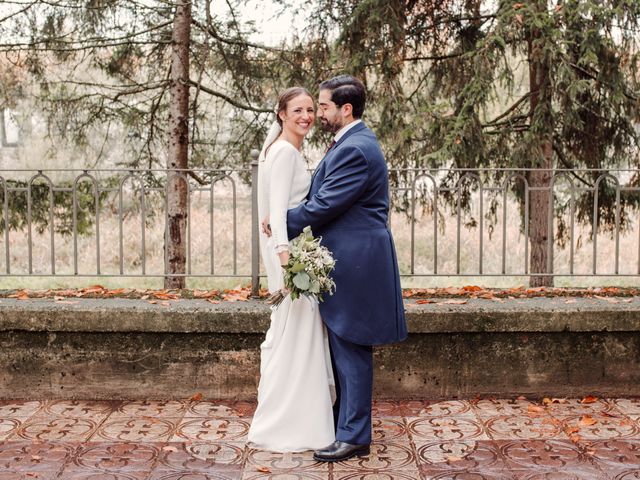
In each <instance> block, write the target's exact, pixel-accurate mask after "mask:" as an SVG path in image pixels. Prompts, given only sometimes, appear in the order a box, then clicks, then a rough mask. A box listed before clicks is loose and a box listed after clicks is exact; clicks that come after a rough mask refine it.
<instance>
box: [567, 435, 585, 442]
mask: <svg viewBox="0 0 640 480" xmlns="http://www.w3.org/2000/svg"><path fill="white" fill-rule="evenodd" d="M580 439H582V437H581V436H580V435H570V436H569V440H571V441H572V442H573V443H578V442H579V441H580Z"/></svg>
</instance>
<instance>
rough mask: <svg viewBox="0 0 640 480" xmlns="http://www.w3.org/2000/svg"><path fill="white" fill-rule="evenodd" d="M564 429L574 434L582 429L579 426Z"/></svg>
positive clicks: (567, 432)
mask: <svg viewBox="0 0 640 480" xmlns="http://www.w3.org/2000/svg"><path fill="white" fill-rule="evenodd" d="M564 431H565V433H566V434H567V435H573V434H574V433H578V432H579V431H580V429H579V428H578V427H567V428H566V429H565V430H564Z"/></svg>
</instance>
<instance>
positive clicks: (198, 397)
mask: <svg viewBox="0 0 640 480" xmlns="http://www.w3.org/2000/svg"><path fill="white" fill-rule="evenodd" d="M200 400H202V393H200V392H198V393H196V394H195V395H193V397H191V401H192V402H199V401H200Z"/></svg>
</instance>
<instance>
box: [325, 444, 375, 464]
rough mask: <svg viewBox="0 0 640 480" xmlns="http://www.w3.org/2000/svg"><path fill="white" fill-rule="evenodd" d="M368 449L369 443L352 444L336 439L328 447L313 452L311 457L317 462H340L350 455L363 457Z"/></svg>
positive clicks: (367, 452)
mask: <svg viewBox="0 0 640 480" xmlns="http://www.w3.org/2000/svg"><path fill="white" fill-rule="evenodd" d="M370 451H371V449H370V448H369V445H353V444H351V443H346V442H341V441H340V440H336V441H335V442H333V443H332V444H331V445H329V446H328V447H325V448H321V449H320V450H316V451H315V452H313V459H314V460H316V461H318V462H341V461H342V460H347V459H349V458H351V457H364V456H366V455H369V452H370Z"/></svg>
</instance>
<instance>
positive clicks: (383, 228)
mask: <svg viewBox="0 0 640 480" xmlns="http://www.w3.org/2000/svg"><path fill="white" fill-rule="evenodd" d="M388 214H389V176H388V171H387V165H386V162H385V160H384V156H383V154H382V150H381V149H380V145H379V144H378V140H377V139H376V136H375V135H374V133H373V132H372V131H371V130H370V129H369V128H367V127H366V126H365V125H364V123H360V124H358V125H355V126H354V127H352V128H351V129H349V130H348V131H347V132H346V133H345V135H344V136H343V137H342V138H340V140H339V141H338V142H337V143H336V144H335V145H334V146H333V147H332V148H331V150H329V152H328V153H327V154H326V155H325V157H324V159H323V160H322V162H320V165H318V168H317V169H316V172H315V174H314V177H313V179H312V182H311V188H310V190H309V195H308V197H307V202H306V203H303V204H301V205H299V206H298V207H296V208H293V209H291V210H289V211H288V214H287V230H288V232H287V233H288V235H289V238H290V239H292V238H295V237H296V236H297V235H299V234H300V233H301V232H302V229H303V228H304V227H305V226H307V225H310V226H311V230H312V231H313V234H314V236H322V245H324V246H326V247H327V248H328V249H329V250H331V252H332V253H333V256H334V258H335V259H336V267H335V269H334V271H333V273H332V277H333V279H334V281H335V283H336V292H335V293H334V295H332V296H329V295H324V297H323V300H324V301H323V302H322V303H320V313H321V314H322V318H323V320H324V322H325V323H326V325H327V327H328V328H329V329H330V330H331V331H333V332H334V333H335V334H336V335H338V336H339V337H341V338H343V339H345V340H348V341H350V342H353V343H356V344H359V345H380V344H385V343H393V342H397V341H400V340H404V339H405V338H406V336H407V327H406V323H405V318H404V305H403V302H402V291H401V288H400V275H399V272H398V262H397V259H396V252H395V248H394V244H393V238H392V236H391V232H390V231H389V229H388V227H387V218H388Z"/></svg>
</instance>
